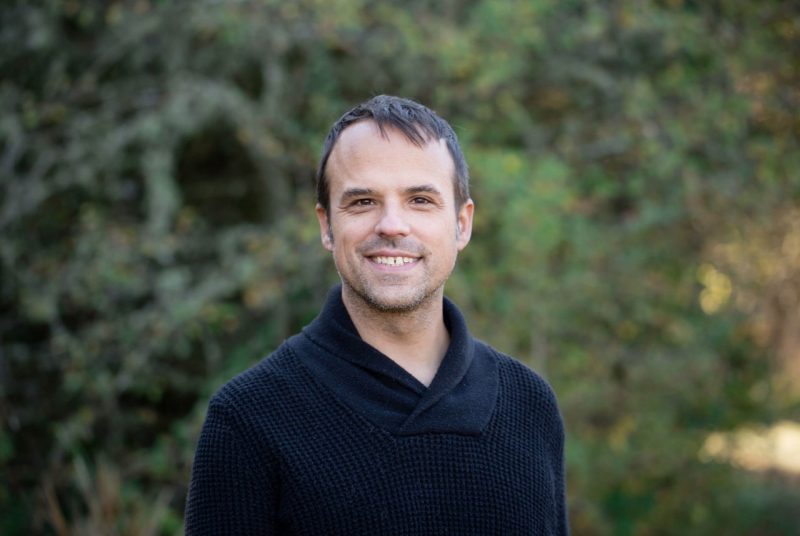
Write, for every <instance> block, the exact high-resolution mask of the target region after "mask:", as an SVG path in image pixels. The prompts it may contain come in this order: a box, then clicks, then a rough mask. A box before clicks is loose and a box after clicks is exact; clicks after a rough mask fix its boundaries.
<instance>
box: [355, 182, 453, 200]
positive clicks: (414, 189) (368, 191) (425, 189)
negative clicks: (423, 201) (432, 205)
mask: <svg viewBox="0 0 800 536" xmlns="http://www.w3.org/2000/svg"><path fill="white" fill-rule="evenodd" d="M405 193H406V194H408V195H414V194H434V195H438V196H441V195H442V192H440V191H439V189H438V188H436V187H435V186H433V185H432V184H421V185H419V186H410V187H408V188H406V189H405ZM374 195H378V192H377V191H375V190H373V189H372V188H348V189H346V190H345V191H344V192H342V196H341V198H340V200H341V201H346V200H348V199H352V198H354V197H361V196H374Z"/></svg>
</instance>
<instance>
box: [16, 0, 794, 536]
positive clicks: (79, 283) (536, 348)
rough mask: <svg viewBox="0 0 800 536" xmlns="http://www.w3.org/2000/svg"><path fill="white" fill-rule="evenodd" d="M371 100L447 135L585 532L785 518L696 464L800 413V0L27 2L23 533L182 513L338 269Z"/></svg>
mask: <svg viewBox="0 0 800 536" xmlns="http://www.w3.org/2000/svg"><path fill="white" fill-rule="evenodd" d="M379 93H391V94H398V95H402V96H407V97H410V98H414V99H417V100H419V101H421V102H423V103H426V104H428V105H430V106H431V107H432V108H434V109H436V110H437V111H438V112H439V113H440V114H441V115H443V116H444V117H446V118H447V119H448V120H449V121H450V122H451V123H452V124H453V125H454V127H455V128H456V130H457V132H458V133H459V136H460V137H461V139H462V143H463V145H464V148H465V152H466V154H467V158H468V161H469V162H470V166H471V174H472V177H473V194H474V195H473V197H474V198H475V200H476V205H477V212H476V222H475V233H474V238H473V241H472V243H471V244H470V246H469V247H468V248H467V249H466V250H465V252H464V253H463V255H462V258H461V260H460V264H459V268H458V269H457V271H456V273H455V274H454V276H453V278H452V279H451V282H450V284H449V290H448V292H449V294H450V295H451V296H452V297H453V298H454V299H455V300H456V301H457V302H458V303H459V304H461V305H462V306H463V308H464V310H465V313H466V314H467V316H468V318H469V321H470V324H471V326H472V327H473V330H474V331H475V333H476V334H477V335H479V336H480V337H482V338H484V339H486V340H488V341H489V342H490V343H492V344H493V345H494V346H496V347H498V348H499V349H501V350H503V351H505V352H508V353H511V354H513V355H515V356H517V357H519V358H520V359H522V360H524V361H526V362H527V363H528V364H530V365H531V366H533V367H534V368H536V369H537V370H539V371H540V372H542V373H543V374H545V375H546V376H547V377H548V379H549V380H550V381H551V382H552V383H553V385H554V387H555V389H556V391H557V392H558V394H559V397H560V400H561V404H562V410H563V413H564V416H565V419H566V423H567V428H568V451H567V457H568V479H569V495H570V497H569V499H570V517H571V523H572V526H573V531H574V533H575V534H580V535H595V534H596V535H605V534H615V535H617V534H618V535H628V534H630V535H634V534H636V535H651V534H681V535H686V534H689V535H690V534H791V533H793V532H792V531H794V530H796V527H797V526H798V524H800V518H798V512H797V509H796V505H797V503H798V500H800V492H798V489H797V480H796V479H795V480H794V481H792V480H791V479H790V478H787V477H784V476H781V475H779V474H776V475H766V476H765V475H757V476H753V475H749V474H746V473H744V472H741V471H739V470H737V469H736V468H734V467H732V466H729V465H726V464H723V463H716V462H715V463H712V462H707V461H701V460H700V458H699V456H698V452H699V451H700V449H701V447H702V445H703V441H704V439H705V437H706V436H707V435H708V434H709V433H710V432H712V431H717V430H732V429H735V428H737V427H739V426H742V425H744V424H748V423H754V422H765V423H768V422H771V421H773V420H775V419H778V418H787V417H788V418H791V417H794V418H797V416H798V414H799V413H800V412H799V411H798V410H800V394H799V393H798V389H797V385H798V383H800V366H798V365H796V362H797V360H798V359H796V358H800V340H799V339H798V336H797V335H796V333H798V332H800V312H799V311H800V174H798V172H797V170H798V169H800V114H798V112H797V110H798V109H800V9H798V7H797V6H796V5H793V4H792V3H790V2H748V1H746V0H730V1H723V0H718V1H713V2H693V1H689V0H685V1H683V0H663V1H653V0H649V1H639V0H611V1H603V2H579V1H556V0H525V1H506V2H490V1H488V0H484V1H478V0H442V1H440V2H429V1H426V0H410V1H408V2H404V3H402V4H400V3H389V2H374V1H370V0H328V1H326V2H321V1H318V0H301V1H296V2H284V1H278V0H258V1H256V0H240V1H234V0H226V1H212V0H198V1H194V2H168V1H164V0H162V1H157V0H133V1H121V0H120V1H100V0H83V1H78V0H43V1H41V2H35V3H33V2H25V1H23V0H8V1H6V2H4V3H3V6H2V8H0V181H2V182H1V183H0V285H1V287H0V338H1V346H0V419H1V423H2V427H1V428H0V532H2V533H4V534H10V535H11V534H30V533H42V534H70V533H75V534H78V533H80V534H131V535H132V534H173V533H179V532H180V531H181V524H182V522H181V517H182V510H183V501H184V497H185V492H186V484H187V481H188V477H189V467H190V464H191V458H192V453H193V449H194V442H195V440H196V437H197V434H198V431H199V427H200V424H201V423H202V420H203V416H204V411H205V406H206V403H207V400H208V397H209V396H210V394H211V393H212V392H213V391H214V389H216V388H217V387H218V386H219V385H221V384H222V382H224V381H225V380H226V379H228V378H230V377H231V376H232V375H234V374H236V373H237V372H238V371H241V370H243V369H244V368H246V367H247V366H249V365H250V364H252V363H254V362H256V361H257V360H258V359H260V358H261V357H262V356H263V355H265V354H266V353H268V352H269V351H270V350H271V349H273V348H274V347H275V346H276V345H277V344H279V343H280V341H281V340H282V339H283V338H285V337H286V336H288V335H289V334H291V333H293V332H295V331H297V330H298V329H299V328H300V327H302V326H303V325H304V324H305V323H307V322H308V321H309V320H310V319H311V318H313V316H314V315H315V313H316V311H317V308H318V307H319V305H320V303H321V302H322V299H323V297H324V294H325V292H326V290H327V288H328V286H329V285H330V284H331V283H332V282H333V281H335V279H336V277H335V272H334V271H333V268H332V265H331V264H332V263H331V262H330V261H329V260H328V259H327V255H326V254H325V252H324V250H323V249H322V248H321V247H320V246H319V242H318V240H319V239H318V231H317V228H316V223H315V219H314V217H313V191H312V190H313V188H312V187H313V185H312V177H313V171H314V167H315V165H316V159H317V155H318V152H319V149H320V146H321V143H322V140H323V137H324V135H325V133H326V132H327V129H328V127H329V126H330V124H331V123H332V122H333V121H334V120H335V119H336V118H337V117H338V116H339V115H340V114H341V113H343V112H344V111H345V110H346V109H348V108H349V107H351V106H352V105H354V104H356V103H358V102H360V101H362V100H364V99H366V98H368V97H369V96H371V95H374V94H379Z"/></svg>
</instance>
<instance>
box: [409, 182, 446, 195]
mask: <svg viewBox="0 0 800 536" xmlns="http://www.w3.org/2000/svg"><path fill="white" fill-rule="evenodd" d="M406 193H407V194H434V195H438V196H441V195H442V192H440V191H439V189H438V188H436V187H435V186H433V185H432V184H423V185H420V186H412V187H410V188H406Z"/></svg>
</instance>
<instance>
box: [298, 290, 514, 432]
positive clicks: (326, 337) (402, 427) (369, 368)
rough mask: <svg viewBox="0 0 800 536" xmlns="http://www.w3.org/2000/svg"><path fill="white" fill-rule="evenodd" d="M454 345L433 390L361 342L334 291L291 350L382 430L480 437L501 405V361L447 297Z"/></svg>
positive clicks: (447, 319)
mask: <svg viewBox="0 0 800 536" xmlns="http://www.w3.org/2000/svg"><path fill="white" fill-rule="evenodd" d="M444 322H445V325H446V327H447V329H448V330H449V332H450V346H449V347H448V349H447V353H446V354H445V356H444V359H443V360H442V363H441V365H440V366H439V370H438V371H437V373H436V376H435V377H434V379H433V381H432V382H431V384H430V386H429V387H425V385H423V384H422V383H421V382H419V381H418V380H417V379H416V378H414V376H412V375H411V374H410V373H409V372H407V371H406V370H405V369H403V368H402V367H401V366H399V365H398V364H397V363H395V362H394V361H392V359H390V358H389V357H388V356H386V355H385V354H383V353H381V352H380V351H378V350H377V349H376V348H374V347H373V346H370V345H369V344H367V343H366V342H364V340H363V339H361V337H360V336H359V335H358V331H357V330H356V328H355V325H354V324H353V321H352V320H351V319H350V315H349V314H348V312H347V309H346V308H345V306H344V303H343V302H342V295H341V285H337V286H336V287H334V288H333V289H332V290H331V291H330V293H329V294H328V299H327V301H326V303H325V305H324V307H323V309H322V311H321V313H320V314H319V316H318V317H317V318H316V319H315V320H314V321H313V322H312V323H311V324H309V325H308V326H306V327H305V328H304V329H303V331H302V333H300V334H298V335H295V336H294V337H292V338H291V339H289V341H288V344H289V345H290V347H291V348H292V349H293V350H294V351H295V353H296V354H297V356H298V357H299V358H300V359H301V360H302V362H303V363H304V364H305V365H306V366H307V367H308V369H309V370H310V371H311V373H312V374H313V375H314V376H315V377H316V378H317V379H318V380H319V381H320V382H321V383H323V384H324V385H326V386H327V387H328V388H329V389H330V390H332V391H333V392H334V394H335V395H336V397H337V398H338V399H339V400H340V401H342V402H344V403H345V404H346V405H347V406H349V407H350V408H351V409H353V410H355V411H356V412H357V413H359V414H361V415H362V416H363V417H365V418H366V419H367V420H368V421H370V422H371V423H372V424H374V425H375V426H378V427H379V428H382V429H384V430H386V431H388V432H391V433H394V434H397V435H416V434H422V433H455V434H463V435H478V434H480V433H481V431H482V430H483V429H484V428H485V427H486V425H487V424H488V422H489V419H490V418H491V415H492V412H493V410H494V405H495V401H496V399H497V389H498V373H497V359H496V357H495V356H494V354H493V353H492V352H491V350H489V348H488V347H487V346H485V345H484V344H482V343H480V342H478V341H476V340H475V339H473V337H472V336H471V335H470V333H469V331H468V330H467V325H466V322H465V321H464V317H463V316H462V315H461V312H460V311H459V310H458V308H457V307H456V306H455V305H454V304H453V303H452V302H451V301H450V300H448V299H447V298H445V300H444Z"/></svg>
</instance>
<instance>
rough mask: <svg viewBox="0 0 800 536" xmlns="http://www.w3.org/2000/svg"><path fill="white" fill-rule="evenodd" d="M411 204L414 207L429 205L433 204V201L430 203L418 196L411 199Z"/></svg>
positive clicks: (425, 198) (428, 200)
mask: <svg viewBox="0 0 800 536" xmlns="http://www.w3.org/2000/svg"><path fill="white" fill-rule="evenodd" d="M411 202H412V203H413V204H415V205H429V204H431V203H433V201H431V200H430V199H428V198H427V197H420V196H417V197H412V198H411Z"/></svg>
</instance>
